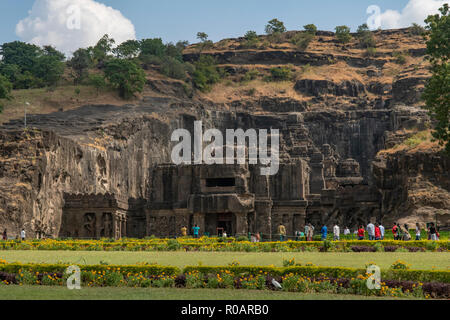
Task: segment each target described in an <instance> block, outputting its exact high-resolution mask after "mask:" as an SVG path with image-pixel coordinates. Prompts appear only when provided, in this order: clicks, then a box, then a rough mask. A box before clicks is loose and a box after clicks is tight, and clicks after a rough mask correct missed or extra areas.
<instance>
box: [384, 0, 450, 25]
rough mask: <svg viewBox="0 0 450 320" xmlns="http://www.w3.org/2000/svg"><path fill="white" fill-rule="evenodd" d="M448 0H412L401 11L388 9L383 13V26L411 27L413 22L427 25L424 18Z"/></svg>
mask: <svg viewBox="0 0 450 320" xmlns="http://www.w3.org/2000/svg"><path fill="white" fill-rule="evenodd" d="M444 3H449V1H448V0H446V1H442V0H410V1H409V2H408V4H407V5H406V7H405V8H403V10H402V11H401V12H398V11H396V10H386V11H385V12H383V13H382V14H381V28H383V29H396V28H406V27H410V26H411V25H412V24H413V23H417V24H420V25H425V23H424V20H425V19H426V18H427V17H428V16H429V15H431V14H436V13H438V9H439V8H440V7H442V5H443V4H444Z"/></svg>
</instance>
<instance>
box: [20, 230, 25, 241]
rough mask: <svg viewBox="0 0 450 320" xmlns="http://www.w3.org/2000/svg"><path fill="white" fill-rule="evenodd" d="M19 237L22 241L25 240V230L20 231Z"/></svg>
mask: <svg viewBox="0 0 450 320" xmlns="http://www.w3.org/2000/svg"><path fill="white" fill-rule="evenodd" d="M20 237H21V238H22V240H25V229H22V231H21V232H20Z"/></svg>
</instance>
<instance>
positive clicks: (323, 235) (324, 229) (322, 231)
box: [320, 225, 328, 241]
mask: <svg viewBox="0 0 450 320" xmlns="http://www.w3.org/2000/svg"><path fill="white" fill-rule="evenodd" d="M320 233H321V234H322V241H324V240H326V239H327V236H328V228H327V226H326V225H324V226H323V227H322V230H320Z"/></svg>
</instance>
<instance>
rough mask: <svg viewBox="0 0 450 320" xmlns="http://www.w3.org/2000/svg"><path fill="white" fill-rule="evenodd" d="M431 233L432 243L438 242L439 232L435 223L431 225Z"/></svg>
mask: <svg viewBox="0 0 450 320" xmlns="http://www.w3.org/2000/svg"><path fill="white" fill-rule="evenodd" d="M429 233H430V235H431V237H430V238H431V240H432V241H437V235H436V233H437V231H436V227H435V225H434V223H431V226H430V229H429Z"/></svg>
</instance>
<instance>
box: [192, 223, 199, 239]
mask: <svg viewBox="0 0 450 320" xmlns="http://www.w3.org/2000/svg"><path fill="white" fill-rule="evenodd" d="M192 230H193V231H194V238H198V232H199V231H200V227H199V226H198V225H195V227H193V228H192Z"/></svg>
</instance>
